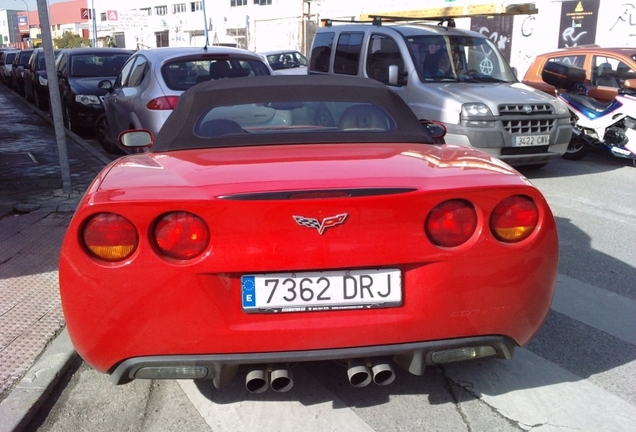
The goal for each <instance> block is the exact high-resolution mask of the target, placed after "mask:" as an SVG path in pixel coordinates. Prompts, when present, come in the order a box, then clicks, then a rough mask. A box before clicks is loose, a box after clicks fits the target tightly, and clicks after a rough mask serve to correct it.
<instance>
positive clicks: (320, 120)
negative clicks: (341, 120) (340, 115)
mask: <svg viewBox="0 0 636 432" xmlns="http://www.w3.org/2000/svg"><path fill="white" fill-rule="evenodd" d="M314 124H315V125H316V126H323V127H334V126H335V125H336V123H335V122H334V121H333V117H332V116H331V113H330V112H329V110H328V109H327V106H326V105H325V104H323V103H321V104H320V105H318V108H316V112H315V113H314Z"/></svg>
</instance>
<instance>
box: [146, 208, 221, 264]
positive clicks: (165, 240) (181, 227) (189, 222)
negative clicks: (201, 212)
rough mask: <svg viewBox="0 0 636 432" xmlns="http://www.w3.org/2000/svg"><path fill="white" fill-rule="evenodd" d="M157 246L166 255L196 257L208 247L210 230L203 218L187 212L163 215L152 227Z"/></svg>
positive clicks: (171, 256)
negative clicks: (153, 227)
mask: <svg viewBox="0 0 636 432" xmlns="http://www.w3.org/2000/svg"><path fill="white" fill-rule="evenodd" d="M154 238H155V242H156V244H157V247H158V248H159V250H160V251H161V253H162V254H164V255H165V256H167V257H170V258H174V259H178V260H187V259H192V258H196V257H197V256H199V255H201V253H202V252H203V251H204V250H205V249H206V248H207V247H208V244H209V242H210V232H209V231H208V226H207V225H206V224H205V222H204V221H203V219H201V218H200V217H199V216H196V215H194V214H192V213H188V212H174V213H168V214H165V215H163V216H162V217H161V218H159V220H158V221H157V223H156V224H155V229H154Z"/></svg>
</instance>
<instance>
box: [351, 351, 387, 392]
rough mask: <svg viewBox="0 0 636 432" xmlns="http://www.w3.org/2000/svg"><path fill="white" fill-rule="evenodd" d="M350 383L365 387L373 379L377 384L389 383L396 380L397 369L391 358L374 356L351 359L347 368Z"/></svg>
mask: <svg viewBox="0 0 636 432" xmlns="http://www.w3.org/2000/svg"><path fill="white" fill-rule="evenodd" d="M347 376H348V377H349V384H351V385H352V386H353V387H365V386H367V385H369V383H371V381H373V382H374V383H376V384H377V385H381V386H384V385H389V384H391V383H392V382H393V381H394V380H395V371H394V370H393V366H391V363H390V360H388V359H385V358H374V359H371V360H361V359H351V360H349V365H348V368H347Z"/></svg>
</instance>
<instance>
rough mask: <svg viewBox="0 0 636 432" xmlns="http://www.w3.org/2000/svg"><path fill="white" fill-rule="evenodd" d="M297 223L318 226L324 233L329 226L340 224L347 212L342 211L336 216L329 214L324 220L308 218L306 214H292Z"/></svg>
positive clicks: (309, 226)
mask: <svg viewBox="0 0 636 432" xmlns="http://www.w3.org/2000/svg"><path fill="white" fill-rule="evenodd" d="M292 217H293V218H294V220H295V221H296V223H297V224H298V225H300V226H304V227H307V228H316V229H317V230H318V233H319V234H320V235H322V233H323V232H325V230H326V229H327V228H331V227H333V226H336V225H340V224H341V223H343V222H344V221H345V219H346V218H347V213H342V214H339V215H336V216H329V217H326V218H324V219H323V220H322V221H318V219H314V218H308V217H304V216H292Z"/></svg>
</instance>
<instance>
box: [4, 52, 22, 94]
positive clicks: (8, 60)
mask: <svg viewBox="0 0 636 432" xmlns="http://www.w3.org/2000/svg"><path fill="white" fill-rule="evenodd" d="M17 52H18V50H15V49H4V48H3V49H2V52H0V81H2V84H4V85H6V86H7V87H11V86H12V81H11V66H12V65H13V59H15V55H16V54H17Z"/></svg>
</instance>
